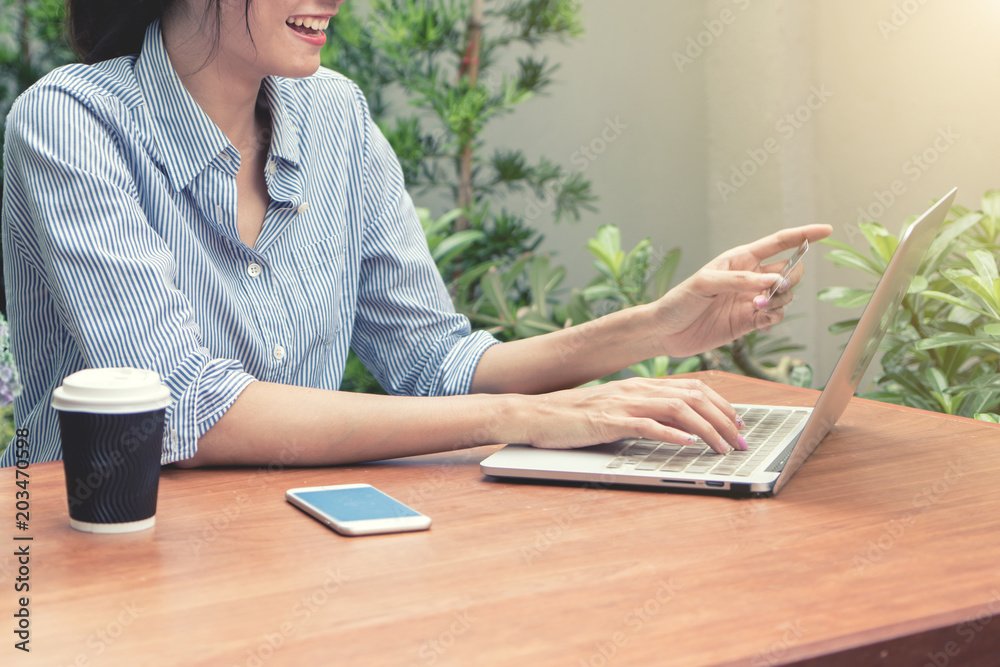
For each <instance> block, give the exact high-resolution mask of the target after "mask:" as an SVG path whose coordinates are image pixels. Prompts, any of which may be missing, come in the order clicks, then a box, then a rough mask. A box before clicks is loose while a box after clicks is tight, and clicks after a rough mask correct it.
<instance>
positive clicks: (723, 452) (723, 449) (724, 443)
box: [721, 440, 733, 454]
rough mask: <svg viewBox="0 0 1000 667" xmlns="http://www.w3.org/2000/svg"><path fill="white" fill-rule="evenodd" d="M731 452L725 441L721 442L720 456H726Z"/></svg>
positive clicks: (731, 449)
mask: <svg viewBox="0 0 1000 667" xmlns="http://www.w3.org/2000/svg"><path fill="white" fill-rule="evenodd" d="M731 451H733V448H732V447H731V446H730V445H729V443H728V442H726V441H725V440H723V441H722V452H721V453H722V454H728V453H729V452H731Z"/></svg>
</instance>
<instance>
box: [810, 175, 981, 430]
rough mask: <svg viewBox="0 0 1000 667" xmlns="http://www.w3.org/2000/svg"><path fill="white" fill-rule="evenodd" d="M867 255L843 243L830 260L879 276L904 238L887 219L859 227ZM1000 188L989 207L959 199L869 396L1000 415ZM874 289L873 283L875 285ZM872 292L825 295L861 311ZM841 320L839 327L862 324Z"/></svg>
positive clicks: (887, 343)
mask: <svg viewBox="0 0 1000 667" xmlns="http://www.w3.org/2000/svg"><path fill="white" fill-rule="evenodd" d="M861 232H862V234H863V235H864V238H865V240H866V241H867V244H868V248H867V249H866V250H867V253H865V252H862V251H860V250H857V249H856V248H853V247H852V246H850V245H847V244H845V243H841V242H838V241H832V240H826V241H824V242H823V243H825V244H827V245H829V246H832V247H833V250H831V251H830V252H829V253H827V255H826V256H827V258H829V259H830V260H831V261H833V263H834V264H836V265H837V266H842V267H848V268H851V269H854V270H857V271H861V272H863V273H866V274H868V275H870V276H873V277H874V278H878V277H880V276H881V275H882V273H883V272H884V271H885V268H886V265H887V264H888V262H889V259H890V258H891V257H892V253H893V251H895V249H896V246H897V244H898V243H899V240H898V238H897V237H895V236H893V235H892V234H890V233H889V232H888V231H886V229H885V228H884V227H882V226H881V225H879V224H877V223H874V222H869V223H865V224H862V225H861ZM998 235H1000V190H991V191H990V192H987V193H986V195H985V196H984V197H983V200H982V209H981V210H978V211H970V210H968V209H966V208H964V207H961V206H953V207H952V209H951V214H950V216H949V219H948V220H947V221H946V222H945V224H944V226H943V227H942V230H941V231H940V232H939V233H938V236H937V237H936V238H935V240H934V243H933V245H932V246H931V249H930V250H929V251H928V253H927V257H926V258H925V259H924V261H923V264H922V265H921V267H920V271H919V273H918V275H917V277H916V278H915V279H914V281H913V284H912V285H911V286H910V290H909V292H908V293H907V295H906V296H905V297H904V299H903V304H902V307H901V308H900V309H899V312H898V313H897V314H896V316H895V318H894V319H893V321H892V322H891V323H890V326H889V329H888V332H887V333H886V336H885V339H884V341H883V343H882V349H883V351H884V355H883V357H882V363H881V366H882V367H881V373H880V374H879V375H878V376H877V378H876V380H875V383H876V386H877V389H875V390H874V391H872V392H870V393H868V394H866V396H867V397H868V398H874V399H876V400H881V401H887V402H891V403H897V404H900V405H908V406H911V407H916V408H922V409H925V410H934V411H937V412H945V413H948V414H955V415H961V416H965V417H978V418H980V419H985V420H987V421H997V419H998V417H997V415H996V414H995V413H997V412H1000V271H998V268H997V257H998V256H1000V237H998ZM872 289H874V287H872ZM872 289H856V288H848V287H831V288H827V289H825V290H822V291H821V292H820V300H822V301H832V302H833V303H835V304H836V305H837V306H841V307H844V308H856V307H859V306H863V305H865V304H867V303H868V300H869V298H870V297H871V294H872ZM856 323H857V319H850V320H845V321H843V322H838V323H836V324H834V325H833V326H831V327H830V330H831V331H832V332H834V333H841V332H844V331H849V330H851V329H853V328H854V325H855V324H856Z"/></svg>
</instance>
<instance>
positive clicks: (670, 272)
mask: <svg viewBox="0 0 1000 667" xmlns="http://www.w3.org/2000/svg"><path fill="white" fill-rule="evenodd" d="M680 261H681V249H680V248H673V249H671V250H670V251H669V252H668V253H667V254H666V255H665V256H664V257H663V260H662V261H661V262H660V265H659V266H658V267H656V271H654V272H653V298H654V299H659V298H660V297H661V296H663V295H664V294H666V293H667V292H668V291H669V290H670V285H671V284H673V282H674V275H675V274H676V273H677V266H678V264H680Z"/></svg>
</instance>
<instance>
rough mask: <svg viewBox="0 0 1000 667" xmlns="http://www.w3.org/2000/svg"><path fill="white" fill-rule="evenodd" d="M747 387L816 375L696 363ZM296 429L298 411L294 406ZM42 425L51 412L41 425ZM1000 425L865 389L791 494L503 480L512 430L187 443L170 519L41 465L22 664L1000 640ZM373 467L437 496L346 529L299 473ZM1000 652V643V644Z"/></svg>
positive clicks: (556, 654)
mask: <svg viewBox="0 0 1000 667" xmlns="http://www.w3.org/2000/svg"><path fill="white" fill-rule="evenodd" d="M697 375H698V376H699V377H701V378H702V379H703V380H704V381H705V382H706V383H708V384H710V385H712V386H714V387H716V388H717V389H719V390H720V391H722V392H723V393H724V395H725V396H727V398H729V399H730V400H732V401H734V402H771V403H775V404H786V405H811V404H812V403H813V402H814V401H815V397H816V395H817V392H813V391H808V390H800V389H792V388H789V387H784V386H780V385H774V384H770V383H765V382H760V381H755V380H748V379H746V378H742V377H737V376H732V375H727V374H723V373H714V372H713V373H704V374H697ZM287 429H288V430H289V431H290V432H293V431H294V429H295V424H287ZM29 438H30V434H29ZM998 444H1000V428H997V427H995V426H992V425H987V424H983V423H980V422H973V421H971V420H965V419H960V418H950V417H944V416H940V415H933V414H930V413H925V412H920V411H916V410H910V409H904V408H898V407H894V406H887V405H884V404H880V403H875V402H872V401H864V400H859V399H855V400H853V401H852V403H851V405H850V406H849V407H848V409H847V412H846V413H845V415H844V417H843V418H842V420H841V423H840V424H839V425H838V426H837V427H836V429H835V430H834V432H833V433H832V434H831V435H830V436H828V438H827V439H826V441H825V442H824V443H823V444H822V446H821V447H820V448H819V449H818V450H817V451H816V453H815V454H814V455H813V457H812V458H811V459H810V460H809V461H807V462H806V464H805V465H804V466H803V467H802V469H801V470H800V471H799V472H798V474H797V475H796V477H795V478H794V479H793V480H792V481H791V482H790V483H789V484H788V486H787V487H786V488H785V489H784V490H783V491H782V492H781V494H780V495H778V496H777V497H774V498H766V499H749V500H733V499H728V498H722V497H715V496H705V495H693V494H681V493H671V492H666V491H660V490H634V489H619V488H593V487H587V486H583V485H556V484H534V483H513V482H502V481H497V480H493V479H490V478H487V477H484V476H483V475H482V474H481V473H480V471H479V462H480V461H481V460H482V459H483V458H484V457H485V456H486V455H488V454H489V453H490V452H491V451H493V450H494V449H495V447H484V448H478V449H474V450H469V451H462V452H453V453H448V454H440V455H434V456H424V457H414V458H411V459H405V460H398V461H390V462H383V463H376V464H369V465H356V466H350V467H338V468H326V469H301V468H299V469H296V468H285V467H284V466H282V465H281V464H280V463H276V464H275V465H274V466H272V467H271V468H269V469H263V468H262V469H217V470H175V469H170V468H167V469H164V470H163V474H162V477H161V482H160V490H159V505H158V511H157V518H156V526H155V527H154V528H153V529H150V530H147V531H143V532H140V533H134V534H129V535H91V534H85V533H80V532H77V531H74V530H73V529H71V528H70V527H69V522H68V515H67V506H66V489H65V482H64V476H63V471H62V466H61V463H58V462H56V463H49V464H39V465H33V466H31V467H30V470H29V472H30V475H31V477H30V479H31V482H30V490H31V498H30V502H31V521H30V529H29V530H28V531H17V530H15V528H14V504H15V500H14V492H15V490H16V488H15V486H14V471H13V469H11V468H8V469H4V470H3V471H0V485H2V488H0V506H2V507H5V508H8V510H7V511H8V513H9V518H8V523H7V525H8V526H9V528H8V529H7V530H6V531H4V532H5V534H0V539H2V540H5V541H6V542H7V543H8V545H11V546H10V547H9V548H7V549H4V550H3V552H4V555H2V556H0V584H2V586H0V590H2V591H3V592H2V593H0V605H2V607H0V608H2V610H3V617H4V618H5V619H6V621H5V624H6V625H5V626H4V627H9V628H10V629H11V630H13V629H16V624H17V619H14V621H13V622H12V615H13V613H14V612H15V611H16V610H17V609H18V608H19V605H18V597H19V596H21V595H23V594H22V593H16V592H15V590H14V583H15V580H16V578H17V576H18V571H19V569H18V568H19V564H18V561H17V557H16V556H14V555H13V553H14V550H15V547H14V546H13V545H15V544H23V543H24V541H21V542H15V541H14V540H13V538H14V537H17V536H20V537H24V536H30V537H31V538H32V540H31V541H30V543H29V544H30V566H29V567H30V593H29V594H28V597H29V598H30V600H29V605H28V609H29V611H30V632H31V634H30V648H31V652H30V653H24V652H22V651H18V650H16V649H15V648H14V644H15V642H16V641H18V639H17V636H16V635H15V634H13V633H12V632H11V631H9V630H8V631H5V632H4V633H3V637H4V640H3V641H4V643H3V645H2V646H0V656H3V657H2V658H0V660H2V662H3V664H5V665H14V664H17V665H20V664H31V665H34V664H38V665H130V666H131V665H222V666H233V667H235V666H237V665H239V666H247V667H261V666H264V665H266V666H271V665H402V666H404V667H405V666H409V665H416V666H424V665H426V666H429V665H567V666H571V667H577V666H589V667H603V666H606V665H698V666H702V665H747V666H750V667H760V666H768V665H778V664H789V663H793V662H799V663H801V664H804V665H816V666H818V665H847V664H850V665H869V664H870V665H907V666H911V665H915V666H916V667H924V665H931V666H932V667H947V666H948V665H965V664H976V665H991V664H992V665H995V664H998V663H997V662H995V659H996V656H997V655H1000V649H998V648H997V647H998V646H1000V643H998V640H997V637H998V635H1000V621H997V620H994V617H995V616H996V614H997V611H1000V563H998V562H997V556H998V553H1000V449H998ZM353 482H366V483H370V484H373V485H375V486H376V487H378V488H380V489H382V490H383V491H385V492H387V493H389V494H390V495H393V496H395V497H396V498H398V499H399V500H402V501H403V502H405V503H407V504H409V505H411V506H412V507H414V508H415V509H417V510H419V511H421V512H423V513H425V514H428V515H429V516H431V517H432V519H433V521H434V524H433V527H432V528H431V530H430V531H426V532H421V533H408V534H395V535H380V536H367V537H353V538H351V537H342V536H340V535H338V534H336V533H334V532H333V531H331V530H330V529H328V528H326V527H324V526H323V525H321V524H320V523H318V522H317V521H315V520H313V519H311V518H310V517H308V516H307V515H305V514H304V513H302V512H301V511H299V510H297V509H296V508H294V507H292V506H291V505H289V504H288V503H287V502H285V500H284V493H285V490H286V489H289V488H293V487H300V486H312V485H323V484H339V483H353ZM990 660H994V661H993V662H990Z"/></svg>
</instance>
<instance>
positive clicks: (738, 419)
mask: <svg viewBox="0 0 1000 667" xmlns="http://www.w3.org/2000/svg"><path fill="white" fill-rule="evenodd" d="M746 427H747V425H746V422H744V421H743V417H740V416H739V415H736V428H738V429H740V430H741V431H742V430H743V429H745V428H746Z"/></svg>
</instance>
